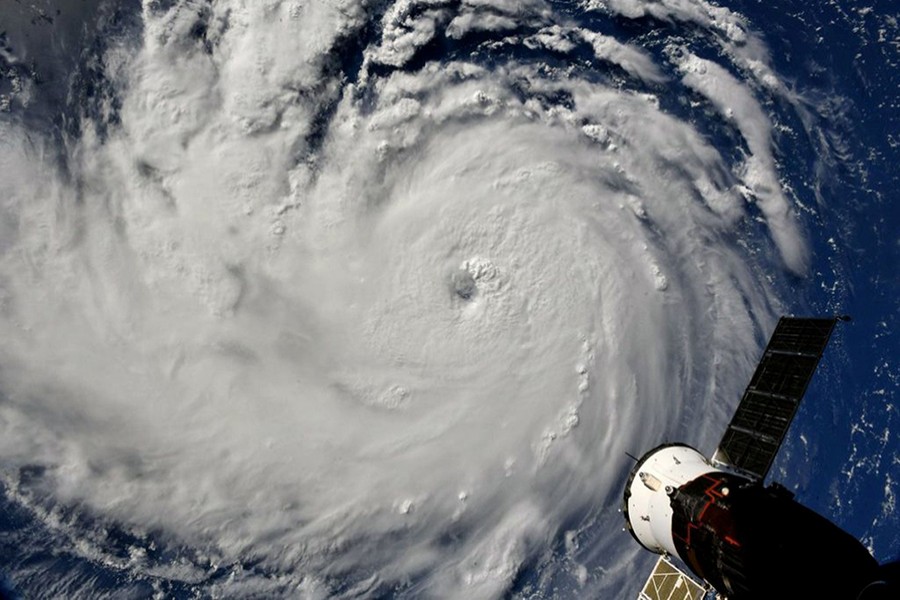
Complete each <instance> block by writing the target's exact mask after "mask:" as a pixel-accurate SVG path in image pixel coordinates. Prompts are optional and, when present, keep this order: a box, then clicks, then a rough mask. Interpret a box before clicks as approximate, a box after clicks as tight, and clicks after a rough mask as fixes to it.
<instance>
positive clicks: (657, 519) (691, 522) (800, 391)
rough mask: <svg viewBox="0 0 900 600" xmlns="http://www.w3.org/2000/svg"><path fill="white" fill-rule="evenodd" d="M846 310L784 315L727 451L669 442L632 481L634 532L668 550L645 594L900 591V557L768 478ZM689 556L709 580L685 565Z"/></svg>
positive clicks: (723, 446)
mask: <svg viewBox="0 0 900 600" xmlns="http://www.w3.org/2000/svg"><path fill="white" fill-rule="evenodd" d="M845 319H846V318H845V317H837V318H826V319H812V318H793V317H782V318H781V320H780V321H779V322H778V325H777V326H776V328H775V331H774V333H773V334H772V337H771V339H770V340H769V343H768V345H767V346H766V349H765V352H764V353H763V356H762V358H761V360H760V362H759V365H758V366H757V368H756V371H755V372H754V374H753V377H752V378H751V380H750V384H749V385H748V386H747V389H746V391H745V392H744V396H743V398H742V399H741V402H740V404H739V405H738V408H737V410H736V411H735V413H734V416H733V417H732V419H731V422H730V423H729V424H728V427H727V428H726V429H725V434H724V435H723V437H722V440H721V442H720V443H719V446H718V448H717V449H716V451H715V453H714V454H713V455H712V458H707V457H705V456H704V455H703V454H701V453H700V452H698V451H697V450H695V449H694V448H691V447H690V446H686V445H684V444H665V445H662V446H658V447H656V448H654V449H652V450H650V451H649V452H647V453H646V454H644V456H643V457H641V458H640V459H639V460H638V461H637V462H636V464H635V466H634V468H633V469H632V471H631V474H630V476H629V478H628V481H627V483H626V485H625V493H624V506H623V513H624V516H625V521H626V524H627V529H628V531H629V532H630V533H631V535H632V536H633V537H634V539H635V540H637V542H638V543H639V544H641V545H642V546H643V547H644V548H646V549H647V550H650V551H651V552H655V553H658V554H661V555H662V557H661V558H660V560H659V561H657V563H656V566H655V568H654V569H653V572H652V573H651V575H650V578H649V579H648V580H647V583H646V584H645V586H644V587H643V589H642V591H641V593H640V596H639V599H641V600H676V599H685V600H687V599H691V600H700V599H701V598H703V597H705V596H706V595H707V593H710V594H711V593H712V590H715V592H717V593H718V594H719V597H723V598H728V600H758V599H767V600H778V599H780V598H785V599H786V598H812V599H815V598H822V599H826V598H827V599H829V600H843V599H846V600H876V599H881V598H893V599H896V598H900V582H898V580H897V570H898V568H897V564H896V563H894V564H892V565H884V566H879V564H878V562H877V561H876V560H875V558H874V557H873V556H872V555H871V554H870V553H869V551H868V550H867V549H866V547H865V546H863V544H862V543H860V542H859V541H858V540H857V539H856V538H854V537H853V536H852V535H850V534H849V533H847V532H845V531H844V530H842V529H841V528H839V527H838V526H837V525H835V524H833V523H832V522H831V521H829V520H828V519H826V518H825V517H822V516H821V515H819V514H817V513H816V512H814V511H812V510H810V509H808V508H806V507H804V506H803V505H801V504H799V503H798V502H797V501H796V500H795V499H794V496H793V494H792V493H791V492H789V491H788V490H787V489H785V488H784V487H783V486H781V485H779V484H778V483H772V484H770V485H765V484H764V480H765V478H766V475H767V473H768V472H769V469H770V467H771V466H772V461H773V460H774V458H775V455H776V453H777V452H778V449H779V447H780V446H781V443H782V441H783V440H784V437H785V434H786V433H787V430H788V427H789V426H790V424H791V420H792V419H793V417H794V414H795V413H796V412H797V408H798V406H799V404H800V400H801V399H802V398H803V395H804V394H805V392H806V388H807V386H808V385H809V382H810V380H811V378H812V376H813V373H814V372H815V370H816V367H817V365H818V363H819V359H820V358H821V357H822V354H823V352H824V350H825V347H826V345H827V344H828V340H829V338H830V337H831V333H832V330H833V329H834V327H835V324H836V323H837V322H838V321H840V320H845ZM674 558H677V559H678V560H680V561H681V562H683V563H684V565H686V566H687V568H688V569H689V570H690V571H691V572H693V573H694V575H696V576H697V577H698V578H699V579H700V580H701V581H702V582H704V585H700V584H698V583H696V582H694V581H692V580H691V578H690V577H689V576H688V575H686V574H685V573H684V572H682V571H681V570H680V569H679V568H678V567H677V566H675V563H674V561H673V560H672V559H674Z"/></svg>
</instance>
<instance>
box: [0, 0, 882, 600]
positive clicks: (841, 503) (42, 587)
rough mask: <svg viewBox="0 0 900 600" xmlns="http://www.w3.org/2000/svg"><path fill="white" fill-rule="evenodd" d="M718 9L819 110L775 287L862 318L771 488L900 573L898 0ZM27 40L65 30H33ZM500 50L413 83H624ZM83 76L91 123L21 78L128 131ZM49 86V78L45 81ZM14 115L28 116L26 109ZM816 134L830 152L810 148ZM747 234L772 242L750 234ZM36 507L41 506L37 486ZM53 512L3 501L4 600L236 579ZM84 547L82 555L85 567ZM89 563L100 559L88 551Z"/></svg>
mask: <svg viewBox="0 0 900 600" xmlns="http://www.w3.org/2000/svg"><path fill="white" fill-rule="evenodd" d="M550 4H551V5H552V6H553V8H554V9H555V10H557V11H559V12H560V13H564V14H566V15H568V16H569V17H571V18H572V19H574V20H575V21H576V22H577V23H578V24H579V25H580V26H583V27H585V28H586V29H590V30H593V31H599V32H602V33H605V34H608V35H612V36H614V37H615V38H616V39H619V40H622V41H628V42H630V43H633V44H635V45H638V46H640V47H642V48H644V49H646V50H647V51H648V52H649V53H650V54H651V55H657V56H658V55H661V54H662V52H663V51H664V46H665V44H666V41H667V40H669V39H671V37H672V36H681V37H682V38H683V39H684V41H685V43H686V44H688V45H689V46H690V47H691V49H692V51H693V52H695V53H696V54H697V55H699V56H715V55H716V54H717V53H718V52H719V51H720V50H719V49H718V48H717V47H716V46H715V45H714V44H712V43H711V42H710V41H709V40H708V38H707V37H706V36H704V35H701V34H700V33H697V34H696V35H694V32H692V31H690V28H688V27H685V26H684V24H674V23H669V22H665V21H657V20H654V19H653V18H650V17H646V18H643V19H621V18H620V19H609V18H606V17H604V16H603V15H600V14H598V13H596V12H588V13H585V12H584V11H583V10H582V8H581V7H580V6H579V5H578V3H573V2H551V3H550ZM721 4H722V5H724V6H728V7H730V8H732V9H733V10H735V11H737V12H738V13H740V14H743V15H745V16H746V17H747V18H748V20H749V21H750V22H751V23H752V24H753V25H754V26H755V27H756V28H757V30H758V31H759V32H760V34H761V35H762V37H763V39H764V40H765V43H766V45H767V47H768V49H769V51H770V54H771V60H772V64H773V66H774V67H775V69H776V71H777V72H778V74H779V76H780V77H781V78H782V79H783V80H785V81H787V82H790V84H791V85H792V86H793V88H794V89H795V90H796V91H797V92H798V93H799V94H800V95H801V96H802V97H803V98H804V99H805V100H804V101H805V102H808V103H809V111H808V113H807V115H806V118H807V119H809V121H807V122H804V121H803V119H802V118H801V117H800V116H798V114H797V113H796V111H794V110H793V109H792V108H791V107H788V106H784V105H781V104H779V100H777V99H775V98H772V99H770V100H769V101H768V103H767V104H766V109H767V111H768V112H769V115H770V118H772V119H773V121H774V122H776V123H777V125H778V126H779V127H778V128H777V132H776V139H775V146H776V149H777V157H776V158H777V160H778V163H779V168H780V172H781V174H782V176H783V184H784V185H785V186H787V187H790V188H791V189H792V190H793V192H794V194H795V195H796V197H797V199H798V200H799V202H800V203H801V205H802V206H803V207H804V210H803V225H804V229H805V231H806V232H807V234H808V236H809V239H810V241H811V244H812V247H813V253H814V258H813V268H812V269H811V274H810V276H809V277H806V278H797V277H794V276H791V275H789V274H785V273H772V274H770V277H771V279H772V281H773V284H774V286H775V287H776V289H777V290H778V291H779V292H780V295H781V296H782V297H784V298H792V299H794V300H795V301H794V303H793V304H792V305H791V306H790V309H791V310H792V312H794V314H797V315H804V314H818V315H826V314H835V313H838V314H849V315H851V316H852V317H853V318H854V320H853V321H852V322H851V323H848V324H845V325H842V326H841V328H840V330H839V331H838V333H837V334H836V336H835V339H834V341H833V342H832V345H831V347H830V348H829V350H828V353H827V354H826V358H825V360H824V361H823V363H822V365H821V367H820V369H819V372H818V374H817V377H816V379H815V380H814V382H813V384H812V386H811V387H810V390H809V392H808V396H807V400H806V401H805V403H804V404H803V405H802V408H801V411H800V413H799V414H798V416H797V419H796V421H795V424H794V426H793V427H792V429H791V432H790V434H789V437H788V440H787V441H786V443H785V446H784V448H783V449H782V452H781V455H780V457H779V459H778V461H777V462H776V465H775V468H774V469H773V475H772V478H773V479H776V480H778V481H780V482H782V483H784V484H785V485H786V486H787V487H789V488H790V489H792V490H793V491H795V493H796V494H797V497H798V499H799V500H800V501H801V502H802V503H804V504H806V505H807V506H809V507H811V508H813V509H814V510H816V511H818V512H820V513H821V514H823V515H825V516H827V517H829V518H831V519H832V520H834V521H835V522H836V523H838V524H839V525H841V526H842V527H844V528H845V529H847V530H848V531H850V532H851V533H852V534H854V535H855V536H857V537H859V538H860V539H862V540H863V541H864V542H865V543H866V544H867V545H868V546H869V547H870V549H871V550H872V552H873V554H874V555H875V556H876V558H878V559H879V560H882V561H884V560H889V559H895V558H897V557H898V552H900V514H898V513H897V511H896V510H895V504H896V495H897V493H898V491H900V490H898V485H900V484H898V480H900V470H898V464H900V440H898V436H897V431H900V413H898V408H897V393H898V390H900V367H898V364H897V356H900V352H898V350H900V345H898V334H897V327H898V311H900V303H898V301H897V298H898V294H900V269H898V265H900V238H898V233H897V232H898V231H900V210H897V208H896V206H895V202H896V200H898V198H897V194H898V191H897V190H898V189H900V175H898V172H897V169H896V166H897V165H898V164H900V150H898V149H900V98H898V89H900V75H898V73H900V70H898V68H897V67H898V61H900V42H898V37H897V36H898V27H897V18H898V14H897V12H898V11H897V8H896V6H894V3H892V2H890V1H888V0H883V1H880V2H878V1H874V2H873V1H870V2H863V1H860V2H855V1H844V2H829V3H809V2H801V1H795V0H785V1H782V2H778V3H772V2H765V1H763V0H760V1H755V2H751V1H741V2H723V3H721ZM386 8H387V4H382V5H381V6H380V7H379V8H377V9H376V10H375V11H374V12H373V17H372V20H373V21H376V20H377V19H378V18H379V17H380V15H381V14H383V12H384V10H386ZM20 26H28V27H35V28H40V27H53V26H59V25H58V24H57V25H53V24H49V23H47V22H46V21H44V20H40V19H38V20H36V21H34V22H32V23H30V24H27V25H21V24H20ZM104 26H105V27H106V29H105V35H112V36H136V35H137V34H138V31H139V28H140V23H139V19H138V18H137V5H136V4H128V3H126V4H124V5H122V8H121V10H120V11H119V12H118V14H116V15H113V16H112V17H108V18H107V22H106V23H105V25H104ZM0 29H3V25H2V17H0ZM201 34H202V32H198V35H201ZM377 34H378V29H377V27H375V26H374V25H373V26H371V27H370V29H369V30H368V31H367V32H366V34H365V35H363V36H362V37H361V38H360V39H354V40H351V41H349V42H348V43H347V44H346V46H342V47H341V48H339V49H338V50H336V60H335V67H334V68H335V69H336V70H342V71H344V72H346V73H348V79H349V80H350V81H353V79H354V75H353V73H354V72H355V71H356V70H357V69H359V66H360V59H359V54H360V51H361V49H362V48H363V47H364V45H365V40H366V39H367V38H366V36H377ZM51 35H52V34H51ZM488 39H489V34H485V36H484V37H479V36H478V35H474V36H468V37H465V38H463V39H462V40H455V39H449V38H438V39H436V40H435V41H434V42H433V43H432V44H431V45H429V46H428V47H427V48H425V49H424V50H423V51H422V52H421V53H420V54H419V56H418V57H417V58H416V60H415V61H413V62H412V63H410V64H408V65H407V68H409V69H410V70H415V69H417V68H419V67H420V66H421V65H422V64H424V63H425V62H427V61H429V60H436V59H441V60H451V59H455V58H462V57H467V58H469V59H470V60H472V61H473V62H476V63H478V64H480V65H482V66H484V67H486V68H491V67H492V66H494V64H495V63H496V62H505V61H507V60H508V59H509V56H507V55H504V54H503V53H504V52H508V53H511V54H512V56H513V58H514V59H515V60H522V61H525V60H541V61H544V62H546V64H547V65H548V66H550V67H555V68H562V67H565V68H573V69H574V70H575V71H576V72H577V77H579V78H585V79H588V80H590V79H592V78H595V79H597V80H601V81H609V82H615V81H616V79H617V78H621V77H623V73H621V72H619V71H617V70H616V69H615V68H609V69H597V68H596V66H595V65H594V64H593V61H592V58H591V56H589V55H587V54H585V55H584V56H583V57H581V60H579V61H577V62H576V63H575V64H572V58H571V56H565V57H563V56H554V55H552V54H548V53H547V51H546V50H544V49H532V50H530V51H528V50H524V49H522V48H521V47H515V48H510V49H508V50H504V49H502V48H499V49H498V48H496V47H489V46H487V45H486V44H485V42H486V41H488ZM93 43H94V44H96V48H95V52H96V53H97V54H99V53H101V52H102V47H103V43H104V42H103V39H102V38H101V39H100V40H97V41H94V42H93ZM90 54H91V53H90V52H89V53H88V55H89V56H90ZM19 68H22V67H19ZM76 68H78V69H80V70H79V74H78V76H77V78H76V84H75V85H76V88H77V89H76V93H75V94H73V95H69V96H68V97H69V98H70V99H71V98H77V99H78V103H79V104H80V108H79V110H75V109H74V107H70V106H69V107H67V106H64V105H63V104H64V103H63V100H61V98H62V97H63V96H65V94H59V93H58V90H57V91H53V90H54V88H53V87H52V85H50V84H49V83H45V84H44V87H41V85H42V84H41V83H40V79H41V65H40V64H34V65H33V66H32V69H31V72H30V73H29V72H27V69H26V70H25V71H23V72H21V73H20V74H19V75H20V76H22V77H33V78H34V79H35V80H36V81H38V85H37V89H38V90H39V93H43V92H41V90H45V89H46V90H48V91H47V92H46V95H45V97H44V99H43V104H41V103H40V102H38V103H37V104H36V106H38V107H40V109H41V110H42V111H46V113H47V114H51V115H52V114H54V111H57V112H58V114H56V115H54V116H52V118H51V121H52V123H53V126H54V127H57V128H58V135H59V136H60V138H65V136H66V135H67V131H68V128H70V127H71V126H72V122H73V121H72V120H73V119H75V118H76V116H75V113H79V112H81V111H80V109H83V108H85V107H90V106H91V104H92V103H94V102H96V103H97V108H96V111H92V110H90V109H88V110H86V111H85V112H86V114H87V115H89V117H90V118H93V119H95V120H96V121H97V122H98V123H101V124H106V125H109V126H114V125H115V124H116V107H115V103H114V102H113V104H112V108H111V109H109V105H108V104H106V103H103V102H100V100H101V99H106V98H108V95H106V93H105V92H104V85H105V84H104V80H103V74H102V72H100V71H99V70H98V69H97V68H96V65H95V64H91V63H85V64H81V65H78V66H77V67H76ZM7 72H8V73H9V72H10V71H7ZM6 77H7V79H6V80H4V81H3V83H4V85H12V84H9V83H8V82H9V81H10V80H11V76H10V75H7V76H6ZM45 79H46V80H50V79H51V76H50V75H45ZM647 91H652V92H655V93H656V94H657V95H658V96H659V101H660V103H661V105H662V106H663V108H664V109H665V110H667V111H669V112H670V113H671V114H674V115H677V116H678V117H679V118H682V119H686V120H689V121H691V122H694V123H696V124H697V125H698V128H699V129H700V130H701V131H703V132H704V133H706V134H707V135H708V136H709V138H710V139H711V140H712V141H713V143H714V145H715V146H716V147H717V148H719V149H720V150H721V151H722V153H723V154H724V155H726V156H739V155H740V153H741V152H742V144H741V142H740V140H738V139H736V134H735V132H734V129H733V128H732V127H729V126H728V125H727V124H726V123H724V122H720V121H717V120H716V119H715V118H710V116H709V115H708V114H706V113H705V112H704V110H705V109H704V107H703V106H700V107H699V108H698V107H697V106H695V105H693V104H691V103H690V102H686V101H685V98H686V96H685V94H683V93H678V94H672V95H671V96H666V95H664V94H660V92H659V90H658V89H657V88H656V87H654V86H653V85H650V84H648V85H647ZM682 92H683V90H682ZM543 101H544V102H546V103H547V104H548V105H565V103H566V102H568V101H569V99H567V98H565V97H560V96H554V95H548V96H547V97H546V98H543ZM101 105H102V107H103V111H101V110H100V107H101ZM33 106H35V105H33ZM333 108H334V107H333V106H329V107H325V109H324V110H323V111H322V114H321V116H320V118H319V123H320V128H319V129H318V130H314V131H313V132H311V133H310V136H311V138H316V137H318V138H319V139H321V138H323V137H324V132H325V131H327V128H328V126H329V118H330V115H331V111H333ZM70 109H71V113H67V110H70ZM10 110H11V111H16V110H17V107H16V106H15V102H13V106H12V107H11V109H10ZM101 112H102V114H101ZM47 114H43V115H35V114H33V113H31V114H29V115H28V118H33V119H34V120H35V122H38V123H46V122H47V121H46V116H47ZM100 129H101V134H102V127H101V128H100ZM819 134H822V135H821V137H812V136H819ZM313 147H315V144H313ZM823 150H827V152H823ZM746 227H748V228H751V229H752V228H754V227H761V226H760V225H759V224H758V223H753V222H750V223H748V224H747V225H746ZM704 450H706V449H704ZM36 469H38V470H39V468H38V467H36ZM33 476H34V480H35V481H38V480H39V476H40V473H39V472H38V471H36V472H35V473H34V474H33ZM623 478H624V474H623ZM20 485H22V486H23V488H25V489H30V488H29V473H27V472H25V473H22V474H20ZM33 491H34V492H36V493H41V489H40V487H39V484H38V485H37V486H36V487H35V488H34V490H33ZM47 505H48V506H51V507H53V508H52V509H51V510H50V511H49V513H51V514H41V515H38V514H36V513H35V512H33V511H32V510H31V509H25V508H23V507H22V506H21V505H20V503H19V502H18V501H17V500H16V498H15V497H14V496H13V495H12V494H10V490H8V489H6V488H4V489H3V495H2V500H0V534H2V535H0V571H2V572H4V573H5V574H6V582H2V583H0V592H2V593H4V594H6V595H10V596H12V597H17V596H21V597H23V598H30V597H54V596H65V595H66V590H82V591H84V590H92V591H93V595H96V596H102V595H109V596H111V597H149V596H152V595H154V594H158V595H161V596H163V597H185V598H187V597H204V596H205V595H206V594H207V593H208V590H209V589H210V587H211V586H215V585H216V584H219V583H222V582H223V581H225V580H226V579H228V578H229V577H233V572H234V569H233V565H217V564H213V563H211V562H209V561H208V559H206V558H205V557H203V556H202V555H200V554H199V553H197V552H196V551H194V550H192V549H190V548H172V547H167V546H166V545H165V544H163V543H158V544H157V543H156V542H155V541H154V540H153V539H152V534H151V535H149V536H148V535H147V534H144V533H141V534H139V535H140V536H141V537H136V534H134V533H132V532H129V531H125V530H123V529H121V528H117V527H116V526H114V525H110V524H109V523H99V522H97V521H94V520H92V519H91V518H90V517H89V516H86V515H84V514H81V513H77V512H74V511H70V510H68V509H66V508H65V507H64V506H61V505H60V506H54V503H53V500H52V499H50V498H48V500H47ZM575 520H576V521H577V516H576V517H575ZM589 531H590V534H589V535H588V536H586V537H585V538H583V539H582V540H581V542H580V544H581V547H582V549H583V551H584V553H585V554H589V553H590V552H589V547H590V536H598V537H607V536H610V535H618V536H620V537H621V538H622V542H623V544H627V543H630V538H628V536H627V535H622V533H621V532H620V531H615V532H607V531H598V530H596V529H590V530H589ZM557 544H558V545H559V553H560V554H562V553H563V546H564V541H563V540H557ZM135 546H140V547H142V548H145V549H146V553H147V554H146V558H147V560H148V562H150V563H152V564H156V565H175V566H177V565H178V564H180V563H190V564H191V565H193V566H195V567H199V570H200V571H203V572H204V573H205V574H204V576H203V578H202V579H200V580H192V579H179V577H178V576H177V575H175V576H168V575H165V574H163V575H158V574H141V573H135V572H133V571H131V570H129V569H128V568H127V564H128V562H129V556H128V552H129V550H130V549H131V548H134V547H135ZM74 547H78V548H79V551H78V552H75V551H73V550H72V549H73V548H74ZM85 547H87V551H84V550H85ZM92 547H96V548H98V551H96V552H93V551H91V549H92ZM545 567H546V565H545V564H535V565H533V566H532V567H530V568H529V569H525V570H523V571H522V572H521V573H520V575H519V577H518V578H517V579H516V581H515V583H514V585H513V588H512V589H511V590H510V595H512V596H530V595H531V594H535V593H536V590H542V591H541V593H542V594H543V593H547V592H545V591H543V590H546V588H547V585H546V582H545V581H544V575H543V570H544V568H545ZM240 568H241V570H243V571H246V572H256V573H257V574H262V575H266V574H267V573H266V571H265V570H266V567H264V566H262V565H260V564H255V563H254V561H253V560H247V561H246V562H244V563H242V564H241V565H240ZM172 571H177V569H173V570H172ZM193 572H194V573H195V572H196V571H193ZM273 575H274V574H273ZM631 585H632V587H634V585H635V583H634V582H631ZM4 588H5V589H4ZM557 594H558V596H559V597H561V598H564V597H568V595H569V594H577V592H576V591H571V592H570V591H568V590H566V589H565V588H564V587H561V588H559V589H558V591H557ZM375 595H379V594H375ZM385 595H390V594H389V593H385ZM573 597H574V596H573Z"/></svg>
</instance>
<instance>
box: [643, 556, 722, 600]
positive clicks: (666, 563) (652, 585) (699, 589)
mask: <svg viewBox="0 0 900 600" xmlns="http://www.w3.org/2000/svg"><path fill="white" fill-rule="evenodd" d="M705 595H706V590H705V589H704V588H703V586H701V585H700V584H699V583H697V582H696V581H694V580H693V579H692V578H691V577H690V576H689V575H688V574H687V573H685V572H684V571H682V570H681V569H679V568H678V567H676V566H675V565H674V564H672V562H671V561H670V560H669V559H668V558H666V556H664V555H663V556H660V557H659V560H657V561H656V565H655V566H654V567H653V572H652V573H650V577H648V578H647V582H646V583H645V584H644V587H643V589H642V590H641V592H640V594H638V600H702V599H703V597H704V596H705Z"/></svg>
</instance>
